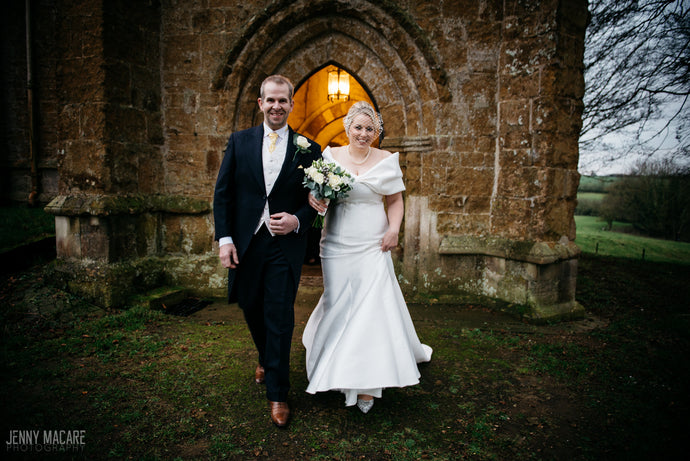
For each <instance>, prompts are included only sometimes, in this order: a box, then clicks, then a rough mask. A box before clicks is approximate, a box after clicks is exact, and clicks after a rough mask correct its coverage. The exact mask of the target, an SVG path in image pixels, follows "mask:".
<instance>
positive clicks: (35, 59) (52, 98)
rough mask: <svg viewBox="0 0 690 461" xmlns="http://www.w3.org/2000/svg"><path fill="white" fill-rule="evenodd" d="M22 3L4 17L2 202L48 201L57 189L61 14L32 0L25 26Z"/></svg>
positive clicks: (6, 9)
mask: <svg viewBox="0 0 690 461" xmlns="http://www.w3.org/2000/svg"><path fill="white" fill-rule="evenodd" d="M24 3H25V2H22V1H12V2H6V4H3V12H2V15H0V69H2V70H1V71H0V107H1V109H0V203H8V202H15V203H16V202H19V203H26V202H29V201H31V202H32V203H33V204H39V203H43V204H45V203H47V202H48V201H50V200H51V199H52V198H53V197H54V196H55V195H56V194H57V189H58V185H57V181H58V172H57V159H58V152H59V151H58V147H57V141H58V133H57V125H58V117H59V114H58V102H57V94H56V88H57V75H56V74H57V56H58V55H57V53H56V33H57V30H56V29H57V26H58V24H57V14H56V5H55V1H54V0H38V1H32V2H31V5H32V7H33V12H30V17H31V20H30V21H29V24H30V27H29V28H28V30H27V27H26V23H27V21H26V11H25V8H24ZM27 35H28V37H29V38H27ZM27 42H28V44H29V46H28V47H27ZM27 55H28V56H30V59H27ZM29 61H30V62H31V66H29V64H28V63H29ZM32 133H33V136H32Z"/></svg>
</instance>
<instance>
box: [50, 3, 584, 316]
mask: <svg viewBox="0 0 690 461" xmlns="http://www.w3.org/2000/svg"><path fill="white" fill-rule="evenodd" d="M55 1H56V2H57V3H58V4H60V5H61V4H62V2H61V1H59V0H55ZM68 3H69V2H65V4H68ZM62 6H64V5H62ZM57 10H58V11H59V13H58V16H59V19H58V20H57V21H56V24H58V25H59V26H58V30H59V32H60V33H59V34H58V36H59V37H62V38H61V40H60V41H59V44H58V46H57V48H58V50H59V53H58V55H59V56H60V58H61V59H60V62H61V65H60V66H58V69H59V71H58V72H57V74H58V82H59V85H58V91H57V94H58V95H59V104H58V107H59V109H60V129H59V130H58V133H59V135H58V142H57V144H58V149H59V151H60V152H63V151H64V156H62V157H61V161H60V164H59V172H60V190H59V194H60V197H58V198H57V199H56V200H55V201H54V202H53V203H52V204H51V206H50V210H51V212H53V213H55V214H56V216H58V221H59V222H60V221H63V224H61V225H60V228H61V229H65V230H64V231H63V232H59V235H58V242H60V241H61V240H60V239H62V241H64V242H66V243H65V245H63V246H61V247H59V248H64V249H63V250H59V256H60V261H61V263H62V264H66V265H67V266H68V267H69V269H65V270H64V271H63V273H64V274H66V278H69V277H68V276H67V274H68V273H69V272H70V271H72V272H73V271H77V272H79V270H80V269H79V268H86V267H89V268H90V269H89V270H93V267H94V265H95V266H97V267H98V269H99V271H100V272H99V273H103V274H104V275H102V277H103V280H107V279H108V275H107V273H108V268H109V267H111V268H112V267H117V268H118V271H119V272H118V276H121V274H122V273H123V271H124V272H127V270H129V271H130V273H131V274H133V275H131V278H132V279H136V278H137V276H136V274H137V273H138V272H137V271H140V269H135V268H133V267H134V266H137V267H143V266H146V264H148V263H149V262H150V261H165V264H161V265H160V266H164V268H163V267H160V268H159V269H157V270H156V271H155V272H156V273H157V274H158V276H157V277H153V278H152V280H150V281H147V282H146V283H143V282H142V285H141V286H142V287H143V286H145V285H146V286H148V285H149V284H156V283H167V284H182V285H185V286H188V287H189V288H191V289H193V290H196V291H197V292H199V293H211V294H222V292H223V290H224V288H223V277H224V271H223V270H222V269H221V268H220V267H219V265H218V262H217V261H216V259H214V258H215V251H216V248H215V246H214V244H213V243H212V241H211V238H212V237H211V236H212V221H211V217H210V214H209V210H210V200H211V199H212V194H213V185H214V182H215V177H216V173H217V170H218V167H219V165H220V161H221V157H222V152H223V150H224V147H225V142H226V140H227V137H228V136H229V134H230V133H231V132H232V131H234V130H238V129H242V128H247V127H249V126H252V125H254V124H256V123H259V122H260V121H261V114H260V112H259V111H258V108H257V106H256V98H257V95H258V89H259V85H260V83H261V81H262V80H263V78H264V77H265V76H267V75H270V74H273V73H282V74H284V75H287V76H288V77H290V78H291V79H292V80H293V81H294V82H295V83H296V84H297V85H298V86H299V85H300V84H302V83H303V82H305V81H306V80H307V79H308V78H309V76H310V75H311V74H312V73H313V72H315V71H316V70H318V69H320V68H322V67H323V66H324V65H326V64H328V63H336V64H337V65H338V66H340V67H341V68H343V69H346V70H347V71H348V72H349V73H350V74H351V75H354V76H355V77H356V78H357V80H358V81H359V82H361V83H362V85H363V87H364V88H366V89H367V91H369V93H370V96H371V99H372V100H373V101H375V103H376V105H377V108H378V110H379V111H380V112H381V114H382V116H383V118H384V121H385V125H386V139H385V140H384V141H383V146H384V147H386V148H388V149H390V150H397V151H399V152H400V153H401V159H402V166H403V170H404V173H405V181H406V186H407V191H406V193H405V200H406V215H405V224H404V239H403V245H402V249H401V251H400V252H399V253H398V254H397V255H396V260H397V263H398V267H399V272H400V276H401V284H402V286H403V288H404V290H405V291H406V293H407V295H408V297H409V299H413V298H414V297H423V298H425V299H426V298H429V297H432V298H434V299H447V300H453V299H465V298H466V297H467V296H475V297H478V296H482V297H491V298H494V299H498V300H502V301H505V302H507V303H511V304H515V305H520V306H522V307H521V309H522V310H523V312H525V313H526V315H528V316H531V317H534V318H537V319H543V318H551V317H557V316H567V315H576V314H578V313H581V308H580V307H579V305H577V302H576V301H575V280H576V266H577V259H576V258H577V253H578V251H577V248H576V247H575V245H574V243H573V240H574V238H575V228H574V221H573V212H574V207H575V197H576V189H577V184H578V180H579V176H578V174H577V170H576V167H577V156H578V151H577V141H578V135H579V129H580V123H581V121H580V115H581V112H582V92H583V89H584V84H583V75H582V72H583V69H582V57H583V45H584V30H585V24H586V19H587V2H586V0H539V1H527V0H501V1H490V0H486V1H481V0H480V1H477V0H455V1H450V0H448V1H447V0H444V1H436V2H430V1H414V0H407V1H402V2H393V1H387V0H383V1H366V0H310V1H306V0H297V1H287V0H279V1H269V0H266V1H258V2H239V1H229V0H207V1H193V0H177V1H172V0H168V1H162V2H161V3H160V4H158V3H157V2H134V3H132V2H124V1H123V2H110V1H108V2H105V1H102V0H101V1H98V0H90V1H88V2H82V4H81V5H80V7H79V8H65V9H63V8H58V9H57ZM132 200H134V202H135V204H134V205H131V206H128V204H130V202H131V201H132ZM95 203H98V204H99V205H98V206H96V205H95ZM94 218H96V219H94ZM120 229H126V231H124V233H123V234H122V236H126V235H130V236H131V241H132V245H133V247H134V248H136V249H137V250H136V251H133V250H132V249H131V248H123V247H122V244H121V242H122V237H118V236H117V235H116V234H117V232H121V231H120ZM116 230H117V231H116ZM90 233H95V234H96V235H98V237H96V238H92V239H85V238H84V236H85V235H89V234H90ZM125 240H126V238H125ZM89 242H99V243H98V244H97V245H96V244H94V245H93V246H91V243H89ZM118 242H120V243H118ZM104 255H108V256H104ZM144 263H146V264H144ZM190 265H191V266H190ZM125 266H126V267H127V268H128V269H127V268H124V269H123V267H125ZM146 267H149V266H146ZM153 267H158V266H156V264H153ZM190 267H192V268H193V270H194V273H192V274H190V273H188V271H189V270H190ZM81 271H82V272H83V271H84V269H81ZM111 272H113V271H111ZM73 278H74V277H73ZM140 279H141V277H139V279H137V280H140ZM106 285H107V284H106ZM115 298H117V297H116V296H110V298H108V299H111V300H112V302H113V303H116V300H115Z"/></svg>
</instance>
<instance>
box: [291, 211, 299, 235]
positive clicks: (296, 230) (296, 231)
mask: <svg viewBox="0 0 690 461" xmlns="http://www.w3.org/2000/svg"><path fill="white" fill-rule="evenodd" d="M292 216H295V215H294V214H293V215H292ZM295 219H296V220H297V229H295V230H294V232H295V233H296V234H299V218H298V217H297V216H295Z"/></svg>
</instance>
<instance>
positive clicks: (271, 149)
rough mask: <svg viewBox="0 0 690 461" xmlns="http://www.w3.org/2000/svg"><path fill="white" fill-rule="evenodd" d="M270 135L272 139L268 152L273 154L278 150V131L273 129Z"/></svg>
mask: <svg viewBox="0 0 690 461" xmlns="http://www.w3.org/2000/svg"><path fill="white" fill-rule="evenodd" d="M268 137H269V138H270V139H271V142H270V143H269V144H268V152H269V153H271V154H272V153H273V151H274V150H276V140H277V139H278V133H276V132H275V131H272V132H270V133H268Z"/></svg>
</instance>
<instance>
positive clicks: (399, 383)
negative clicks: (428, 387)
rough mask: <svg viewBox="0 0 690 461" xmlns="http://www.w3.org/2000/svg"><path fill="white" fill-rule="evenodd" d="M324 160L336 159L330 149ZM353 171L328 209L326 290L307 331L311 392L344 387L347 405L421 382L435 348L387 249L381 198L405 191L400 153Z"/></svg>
mask: <svg viewBox="0 0 690 461" xmlns="http://www.w3.org/2000/svg"><path fill="white" fill-rule="evenodd" d="M323 157H324V159H325V160H327V161H329V162H335V163H337V162H336V161H335V160H334V159H333V156H332V153H331V151H330V149H329V148H326V149H325V150H324V152H323ZM351 174H352V173H351ZM352 176H353V177H354V178H355V181H354V185H353V188H352V190H351V191H349V192H348V197H346V198H344V199H339V200H337V201H335V202H332V203H331V204H330V205H329V207H328V213H327V214H326V218H325V222H324V229H323V234H322V238H321V264H322V268H323V283H324V292H323V295H322V296H321V299H320V300H319V303H318V304H317V306H316V308H315V309H314V311H313V312H312V314H311V317H310V318H309V321H308V322H307V325H306V327H305V330H304V334H303V336H302V342H303V344H304V346H305V348H306V351H307V356H306V363H307V377H308V379H309V386H308V387H307V392H308V393H310V394H314V393H316V392H323V391H329V390H338V391H341V392H343V393H344V394H345V405H347V406H350V405H354V404H355V403H356V402H357V394H368V395H373V396H374V397H379V398H380V397H381V391H382V389H383V388H387V387H403V386H410V385H414V384H417V383H419V377H420V373H419V370H418V368H417V364H418V363H420V362H428V361H429V360H431V353H432V349H431V348H430V347H429V346H427V345H425V344H422V343H421V342H420V341H419V339H418V337H417V333H416V331H415V329H414V325H413V324H412V319H411V318H410V314H409V312H408V310H407V305H406V304H405V299H404V298H403V295H402V292H401V291H400V286H399V284H398V280H397V278H396V276H395V273H394V270H393V260H392V259H391V254H390V252H385V253H384V252H383V251H382V250H381V240H382V238H383V235H384V233H385V232H386V230H387V228H388V218H387V216H386V212H385V209H384V204H383V197H384V196H385V195H392V194H395V193H397V192H400V191H402V190H404V189H405V186H404V185H403V180H402V172H401V171H400V166H399V163H398V154H397V153H395V154H393V155H391V156H389V157H387V158H385V159H383V160H381V161H380V162H379V163H378V164H376V165H375V166H374V167H373V168H371V169H370V170H368V171H366V172H364V173H362V174H361V175H359V176H356V175H354V174H353V175H352Z"/></svg>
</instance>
